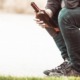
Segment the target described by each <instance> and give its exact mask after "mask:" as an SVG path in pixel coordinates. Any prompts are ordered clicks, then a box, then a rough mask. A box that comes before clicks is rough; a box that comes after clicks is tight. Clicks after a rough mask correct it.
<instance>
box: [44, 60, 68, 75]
mask: <svg viewBox="0 0 80 80" xmlns="http://www.w3.org/2000/svg"><path fill="white" fill-rule="evenodd" d="M68 64H69V61H68V60H65V61H64V62H63V63H62V64H61V65H59V66H57V67H56V68H54V69H51V70H45V71H44V72H43V73H44V74H45V75H47V76H52V75H54V76H55V75H60V76H61V75H62V74H63V71H62V70H63V69H64V68H65V67H66V66H68Z"/></svg>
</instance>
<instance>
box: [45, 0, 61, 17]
mask: <svg viewBox="0 0 80 80" xmlns="http://www.w3.org/2000/svg"><path fill="white" fill-rule="evenodd" d="M61 2H62V0H48V1H47V4H46V7H45V8H46V9H50V10H51V11H52V13H53V14H52V16H53V15H55V14H56V13H57V12H58V11H59V10H60V9H61Z"/></svg>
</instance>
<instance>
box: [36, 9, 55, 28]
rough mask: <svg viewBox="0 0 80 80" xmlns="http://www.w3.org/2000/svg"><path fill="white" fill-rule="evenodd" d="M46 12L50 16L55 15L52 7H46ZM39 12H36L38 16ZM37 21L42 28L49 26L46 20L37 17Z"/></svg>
mask: <svg viewBox="0 0 80 80" xmlns="http://www.w3.org/2000/svg"><path fill="white" fill-rule="evenodd" d="M45 12H46V13H47V14H48V15H49V17H52V16H53V13H52V11H51V10H50V9H45ZM37 15H38V14H36V16H37ZM35 21H36V23H37V24H39V25H40V26H41V27H42V28H45V27H49V26H48V25H47V24H46V23H44V21H42V20H40V19H38V18H37V17H36V18H35Z"/></svg>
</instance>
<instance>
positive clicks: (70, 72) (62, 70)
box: [44, 62, 80, 77]
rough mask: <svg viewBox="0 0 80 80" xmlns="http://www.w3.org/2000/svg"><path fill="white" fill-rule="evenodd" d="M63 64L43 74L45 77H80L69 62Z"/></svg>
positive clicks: (79, 73)
mask: <svg viewBox="0 0 80 80" xmlns="http://www.w3.org/2000/svg"><path fill="white" fill-rule="evenodd" d="M65 63H66V62H63V64H61V65H60V66H58V68H57V69H52V70H47V71H44V74H46V75H47V76H75V77H78V76H80V72H78V71H76V70H75V69H74V68H73V67H72V65H71V64H70V63H69V62H68V63H67V64H65ZM63 65H64V66H63Z"/></svg>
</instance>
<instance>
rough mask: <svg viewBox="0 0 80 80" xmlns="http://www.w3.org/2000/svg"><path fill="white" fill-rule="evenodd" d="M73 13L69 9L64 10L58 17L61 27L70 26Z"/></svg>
mask: <svg viewBox="0 0 80 80" xmlns="http://www.w3.org/2000/svg"><path fill="white" fill-rule="evenodd" d="M70 13H71V12H70V11H69V9H66V8H64V9H62V10H61V11H60V13H59V16H58V23H59V26H61V25H62V24H64V25H65V24H69V22H70V19H71V14H70Z"/></svg>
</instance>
